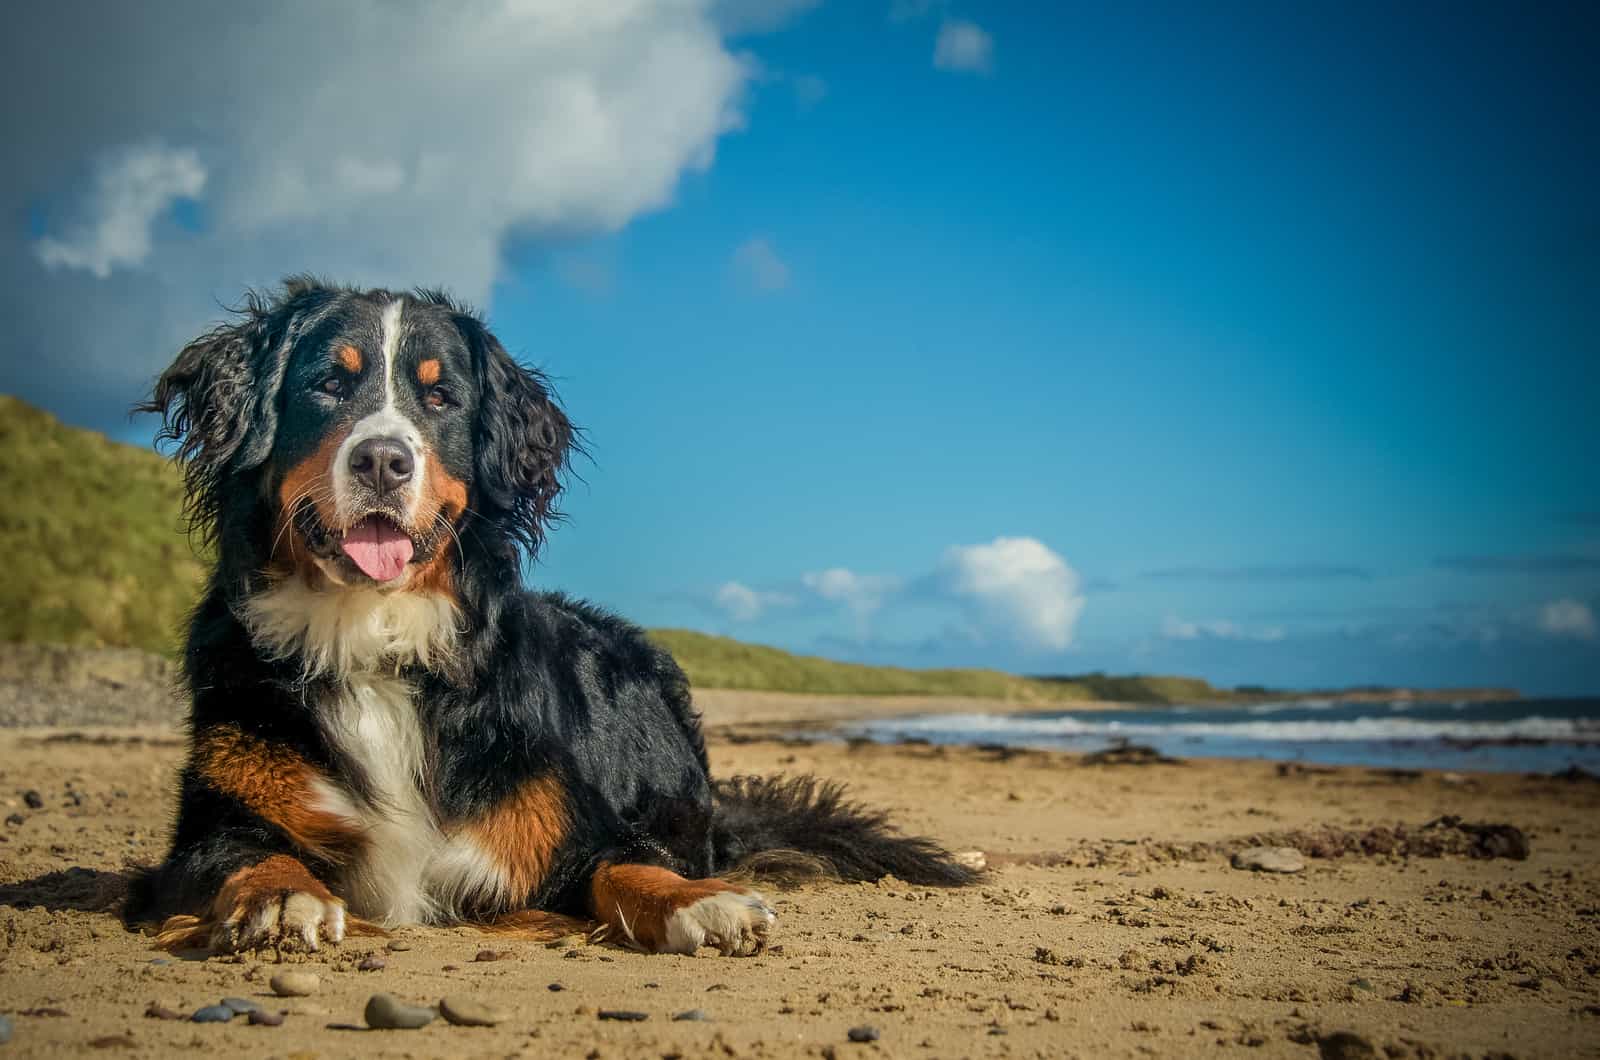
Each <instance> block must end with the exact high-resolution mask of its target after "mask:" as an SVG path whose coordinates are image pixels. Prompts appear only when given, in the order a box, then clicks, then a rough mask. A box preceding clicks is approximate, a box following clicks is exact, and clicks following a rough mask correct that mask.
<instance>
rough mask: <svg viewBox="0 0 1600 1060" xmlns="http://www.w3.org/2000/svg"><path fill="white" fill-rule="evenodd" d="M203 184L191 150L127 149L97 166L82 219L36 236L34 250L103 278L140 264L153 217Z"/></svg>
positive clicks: (44, 258)
mask: <svg viewBox="0 0 1600 1060" xmlns="http://www.w3.org/2000/svg"><path fill="white" fill-rule="evenodd" d="M205 186H206V167H205V166H203V165H201V164H200V156H199V155H198V154H196V153H195V152H194V151H193V150H192V149H189V148H181V149H173V148H168V147H163V146H161V145H159V144H148V145H145V146H141V147H131V148H125V149H123V150H121V151H118V152H115V153H114V154H112V155H110V156H108V157H105V158H102V159H101V160H100V162H99V163H98V164H97V165H96V167H95V178H94V188H93V190H92V191H90V193H89V194H88V195H86V196H85V198H84V202H83V203H82V205H81V207H80V214H81V216H80V218H79V219H78V220H77V221H76V222H74V223H73V224H70V225H69V226H68V227H67V228H66V230H65V231H64V233H63V234H62V235H60V236H45V237H43V238H41V239H39V240H37V241H36V242H35V243H34V253H35V254H37V255H38V257H39V260H40V261H41V262H43V263H44V265H45V266H46V267H48V268H51V269H56V268H67V269H83V270H85V271H86V272H90V273H93V274H94V275H95V276H98V277H100V278H101V279H104V278H105V277H107V276H109V275H111V270H112V269H114V268H117V267H118V266H121V267H123V268H129V267H132V266H136V265H142V264H144V261H145V259H146V258H148V257H149V256H150V226H151V225H152V224H153V223H154V222H155V220H156V218H157V217H159V216H160V215H161V214H163V213H164V212H166V210H167V209H169V208H170V207H171V206H172V204H173V203H174V202H176V201H177V200H179V199H193V198H195V197H197V196H198V195H199V194H200V192H201V191H202V190H203V189H204V188H205Z"/></svg>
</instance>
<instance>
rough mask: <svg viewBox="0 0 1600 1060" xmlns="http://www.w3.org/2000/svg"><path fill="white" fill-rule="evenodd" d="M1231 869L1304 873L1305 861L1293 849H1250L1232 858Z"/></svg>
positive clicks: (1298, 852)
mask: <svg viewBox="0 0 1600 1060" xmlns="http://www.w3.org/2000/svg"><path fill="white" fill-rule="evenodd" d="M1233 867H1234V868H1236V869H1252V870H1254V871H1256V872H1304V871H1305V868H1306V859H1305V858H1304V857H1302V856H1301V854H1300V851H1298V850H1296V849H1295V848H1294V847H1251V848H1250V849H1248V850H1241V851H1239V852H1238V853H1237V854H1235V855H1234V856H1233Z"/></svg>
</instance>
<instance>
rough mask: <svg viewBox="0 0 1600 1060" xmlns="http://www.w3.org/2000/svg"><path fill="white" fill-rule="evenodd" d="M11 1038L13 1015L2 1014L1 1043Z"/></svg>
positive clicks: (0, 1024) (0, 1022)
mask: <svg viewBox="0 0 1600 1060" xmlns="http://www.w3.org/2000/svg"><path fill="white" fill-rule="evenodd" d="M10 1040H11V1017H10V1016H0V1045H4V1044H6V1043H7V1042H9V1041H10Z"/></svg>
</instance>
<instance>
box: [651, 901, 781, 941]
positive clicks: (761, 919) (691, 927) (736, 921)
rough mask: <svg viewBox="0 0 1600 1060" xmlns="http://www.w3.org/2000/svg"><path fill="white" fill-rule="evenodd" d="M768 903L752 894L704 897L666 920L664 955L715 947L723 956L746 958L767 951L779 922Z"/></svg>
mask: <svg viewBox="0 0 1600 1060" xmlns="http://www.w3.org/2000/svg"><path fill="white" fill-rule="evenodd" d="M777 919H778V917H777V914H775V913H774V912H773V911H772V907H771V906H769V905H767V900H766V899H765V898H763V897H761V896H760V895H759V894H756V893H755V892H753V891H750V892H743V893H741V892H739V891H724V892H722V893H721V894H713V895H711V896H710V897H708V898H702V899H700V900H699V901H698V902H695V903H694V904H693V905H689V906H685V907H684V908H682V909H680V910H678V911H677V912H676V913H673V914H672V915H671V916H670V917H668V918H667V938H666V942H665V944H664V945H663V946H662V947H661V952H663V953H694V952H695V951H696V950H698V949H699V948H700V947H701V946H715V947H716V948H717V949H719V950H721V951H722V955H723V956H724V957H747V956H749V955H751V954H754V953H760V952H761V951H762V950H764V949H766V948H767V934H768V933H769V932H770V931H771V930H772V925H773V924H774V923H776V922H777Z"/></svg>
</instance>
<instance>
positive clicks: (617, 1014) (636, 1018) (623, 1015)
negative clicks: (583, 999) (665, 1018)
mask: <svg viewBox="0 0 1600 1060" xmlns="http://www.w3.org/2000/svg"><path fill="white" fill-rule="evenodd" d="M595 1015H596V1016H598V1017H599V1018H600V1019H603V1020H621V1021H622V1022H624V1023H639V1022H640V1021H642V1020H647V1019H649V1018H650V1014H649V1013H648V1012H630V1011H629V1010H627V1009H622V1008H603V1009H601V1010H600V1011H599V1012H596V1013H595Z"/></svg>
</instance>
